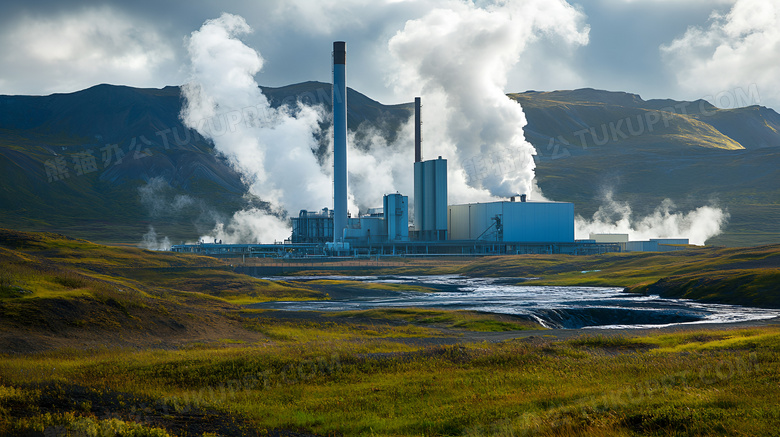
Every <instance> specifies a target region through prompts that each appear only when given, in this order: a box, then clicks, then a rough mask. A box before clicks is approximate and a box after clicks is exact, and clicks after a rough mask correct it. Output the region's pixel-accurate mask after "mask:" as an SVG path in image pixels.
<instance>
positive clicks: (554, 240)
mask: <svg viewBox="0 0 780 437" xmlns="http://www.w3.org/2000/svg"><path fill="white" fill-rule="evenodd" d="M332 55H333V95H332V104H333V145H334V146H333V209H329V208H327V207H326V208H323V209H321V210H320V211H308V210H301V211H300V212H299V214H298V217H292V218H291V222H292V234H291V236H290V240H289V241H285V242H284V243H283V244H281V245H263V244H256V245H251V244H250V245H223V244H216V243H215V244H213V245H212V244H209V243H199V244H197V245H178V246H174V247H173V248H172V250H174V251H178V252H195V253H206V254H215V255H219V254H234V253H240V254H241V255H242V256H269V255H270V256H274V254H275V253H276V254H283V255H284V256H290V254H293V255H294V256H304V257H305V256H323V255H357V254H392V255H398V254H404V255H408V256H414V255H431V254H457V255H467V254H468V255H472V254H510V253H568V254H594V253H605V252H620V251H640V250H676V249H679V248H680V247H681V246H679V245H685V244H687V243H688V240H685V239H673V240H671V239H651V240H649V241H629V240H628V235H626V234H592V235H591V238H590V239H589V240H579V241H576V240H575V238H574V204H572V203H567V202H547V201H545V202H540V201H533V200H531V199H528V198H527V195H526V194H518V195H516V196H514V197H511V198H510V199H507V200H505V201H494V202H485V203H470V204H460V205H450V204H449V203H448V199H447V160H446V159H444V158H443V157H441V156H439V157H437V158H436V159H429V160H427V161H426V160H423V147H422V121H421V119H422V103H421V99H420V97H416V98H415V100H414V122H415V126H414V162H413V166H414V192H413V196H414V197H413V207H414V210H413V214H412V216H411V218H412V222H411V223H410V221H409V219H410V215H409V198H408V197H407V196H405V195H403V194H402V193H397V192H396V193H392V194H386V195H385V196H384V197H383V199H382V207H381V208H373V209H370V210H368V211H367V212H366V213H364V214H362V215H361V214H356V215H355V216H354V217H353V216H351V215H350V214H349V212H348V211H347V193H348V186H347V184H348V178H347V175H348V169H347V85H346V43H345V42H343V41H336V42H334V43H333V53H332ZM410 161H411V160H410Z"/></svg>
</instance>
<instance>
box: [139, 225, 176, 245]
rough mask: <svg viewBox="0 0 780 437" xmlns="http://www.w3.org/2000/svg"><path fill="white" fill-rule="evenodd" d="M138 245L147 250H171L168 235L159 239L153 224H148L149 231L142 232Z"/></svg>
mask: <svg viewBox="0 0 780 437" xmlns="http://www.w3.org/2000/svg"><path fill="white" fill-rule="evenodd" d="M138 247H140V248H142V249H147V250H171V241H170V240H169V239H168V237H165V238H163V239H159V238H158V237H157V232H156V231H155V230H154V227H153V226H149V232H147V233H146V234H144V236H143V240H141V242H140V243H138Z"/></svg>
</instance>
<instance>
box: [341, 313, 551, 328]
mask: <svg viewBox="0 0 780 437" xmlns="http://www.w3.org/2000/svg"><path fill="white" fill-rule="evenodd" d="M328 316H329V317H347V318H367V319H379V320H404V321H407V322H411V323H415V324H424V325H434V326H439V327H444V328H450V329H464V330H467V331H478V332H503V331H522V330H527V329H543V328H542V327H541V326H540V325H538V324H536V323H533V322H529V321H526V320H522V319H519V318H515V317H511V316H502V315H498V314H489V313H479V312H476V311H446V310H431V309H423V308H383V309H371V310H358V311H340V312H335V313H330V314H328Z"/></svg>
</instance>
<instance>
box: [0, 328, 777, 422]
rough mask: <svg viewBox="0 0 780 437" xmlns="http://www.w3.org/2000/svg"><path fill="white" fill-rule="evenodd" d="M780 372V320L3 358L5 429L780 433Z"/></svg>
mask: <svg viewBox="0 0 780 437" xmlns="http://www.w3.org/2000/svg"><path fill="white" fill-rule="evenodd" d="M779 364H780V327H778V326H770V327H764V328H753V329H749V330H725V331H692V332H684V333H674V334H654V335H647V336H641V337H619V336H618V337H603V336H592V337H581V338H577V339H574V340H570V341H564V342H553V341H543V340H542V341H536V342H529V341H509V342H503V343H498V344H496V343H489V344H488V343H480V344H466V345H461V346H450V347H438V348H424V349H420V348H415V347H410V346H404V345H403V344H402V343H396V342H388V341H383V340H365V339H363V340H350V341H346V340H342V341H334V340H333V339H322V340H316V341H312V340H310V339H308V340H306V341H304V342H301V341H298V340H295V339H287V340H276V341H275V342H274V343H273V344H268V345H263V346H259V345H245V346H241V347H235V346H234V347H221V348H189V349H183V350H168V351H165V350H157V351H148V350H147V351H134V350H96V351H91V353H89V354H84V353H79V352H77V351H60V352H51V353H46V354H38V355H28V356H4V357H0V434H2V435H25V434H28V435H33V434H32V432H33V431H37V432H39V433H40V432H43V433H46V432H54V430H59V431H60V432H61V434H59V435H109V433H107V432H105V433H104V434H100V432H104V431H105V430H109V429H110V430H111V434H110V435H121V436H131V435H132V436H147V435H148V436H166V435H171V436H173V435H177V436H185V435H186V436H214V435H236V436H238V435H286V434H280V433H279V431H278V430H294V431H297V432H301V433H304V435H309V434H310V433H311V434H316V435H432V436H433V435H472V436H482V435H599V436H629V435H659V436H661V435H745V436H754V435H774V434H773V433H777V424H778V422H779V421H780V406H778V404H777V402H776V399H777V398H778V396H780V385H779V384H778V382H779V380H778V375H780V365H779ZM275 430H276V431H275ZM66 432H69V433H70V434H66ZM78 432H82V433H84V434H76V433H78ZM46 435H49V434H46Z"/></svg>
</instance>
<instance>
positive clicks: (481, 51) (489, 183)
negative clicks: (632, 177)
mask: <svg viewBox="0 0 780 437" xmlns="http://www.w3.org/2000/svg"><path fill="white" fill-rule="evenodd" d="M583 19H584V16H583V14H582V13H580V12H579V11H577V10H576V9H574V8H573V7H572V6H570V5H569V4H568V3H566V2H565V1H562V0H555V1H550V0H531V1H524V2H496V3H495V4H490V5H488V6H486V7H484V8H481V7H478V6H475V5H474V4H473V3H471V2H468V3H461V2H452V3H450V7H449V8H447V9H435V10H433V11H431V12H429V13H428V14H427V15H425V16H424V17H422V18H420V19H418V20H410V21H408V22H407V23H406V26H405V27H404V29H403V30H401V31H400V32H398V33H397V34H396V35H395V36H394V37H393V38H392V39H391V40H390V43H389V48H390V52H391V53H392V54H393V56H394V57H395V58H396V61H397V65H399V66H400V67H399V69H398V72H397V74H396V75H395V77H394V81H395V89H396V93H397V94H401V93H403V94H404V95H408V96H414V95H422V97H423V104H425V105H427V106H430V107H431V108H435V110H429V111H426V112H424V120H425V137H426V138H427V139H428V140H429V141H427V142H424V149H425V153H426V155H428V156H429V157H436V156H439V155H442V156H446V157H449V159H450V165H449V167H450V170H449V174H450V181H449V187H450V188H449V190H450V191H449V192H450V198H451V200H452V201H453V202H463V201H473V200H486V197H487V198H489V197H490V196H497V197H507V196H511V195H514V194H518V193H531V192H532V190H534V183H533V179H534V167H535V165H534V162H533V158H532V157H533V155H535V153H536V152H535V150H534V148H533V146H532V145H531V144H530V143H528V142H526V141H525V137H524V134H523V126H525V124H526V119H525V115H524V113H523V109H522V108H521V107H520V104H519V103H517V102H515V101H513V100H511V99H509V98H508V97H507V96H506V94H505V90H504V87H505V86H506V83H507V75H508V73H509V71H510V69H511V68H512V67H513V66H515V64H517V63H518V62H519V61H520V56H521V54H522V52H523V51H524V50H525V48H526V46H527V45H528V43H529V42H531V41H532V40H534V39H535V38H536V37H537V35H538V34H540V33H545V34H553V35H555V36H558V37H560V39H562V40H563V41H564V42H565V44H568V45H571V46H575V45H580V44H587V42H588V32H589V29H588V27H587V26H584V25H582V24H581V22H582V21H583ZM495 160H497V161H498V162H499V163H502V164H503V165H505V167H504V168H494V167H495V165H494V164H493V163H494V162H495ZM486 162H489V164H485V163H486ZM486 165H487V166H488V168H484V167H485V166H486ZM475 173H476V174H475ZM475 176H476V177H475Z"/></svg>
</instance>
